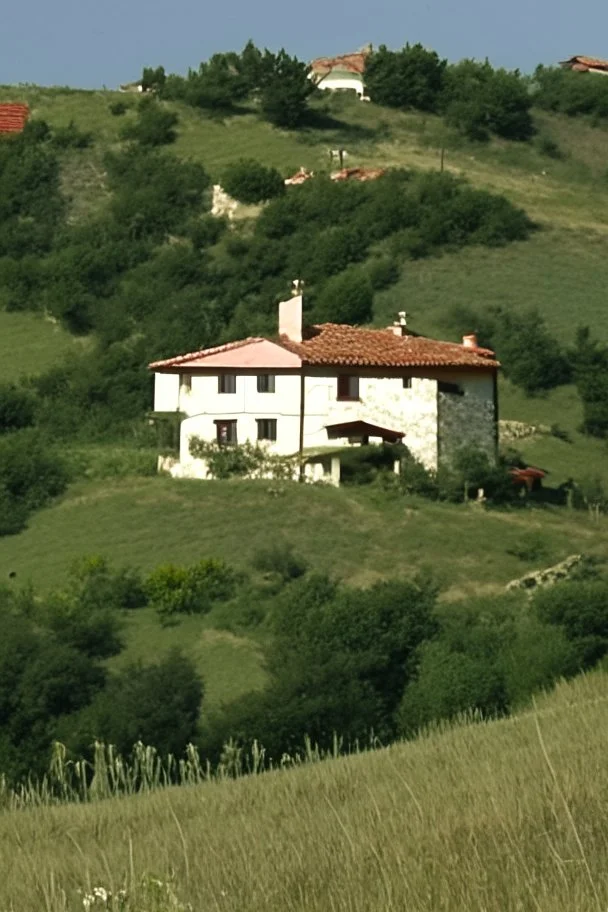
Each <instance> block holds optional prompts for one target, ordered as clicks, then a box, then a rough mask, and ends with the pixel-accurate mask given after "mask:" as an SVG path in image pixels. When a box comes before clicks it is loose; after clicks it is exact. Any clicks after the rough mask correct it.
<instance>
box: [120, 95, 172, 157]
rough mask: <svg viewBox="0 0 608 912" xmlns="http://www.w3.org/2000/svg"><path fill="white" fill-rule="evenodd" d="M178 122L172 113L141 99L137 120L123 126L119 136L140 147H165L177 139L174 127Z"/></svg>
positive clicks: (154, 102)
mask: <svg viewBox="0 0 608 912" xmlns="http://www.w3.org/2000/svg"><path fill="white" fill-rule="evenodd" d="M178 121H179V118H178V116H177V114H176V113H175V112H174V111H168V110H167V109H166V108H163V107H162V106H161V105H160V104H159V103H158V102H156V101H154V100H153V99H150V98H143V99H142V100H141V102H140V104H139V112H138V117H137V120H136V121H135V122H133V123H127V124H125V125H124V127H123V128H122V131H121V136H122V137H123V139H133V140H135V141H136V142H138V143H139V144H140V145H142V146H150V147H154V146H166V145H169V144H170V143H173V142H175V140H176V138H177V132H176V130H175V127H176V125H177V123H178Z"/></svg>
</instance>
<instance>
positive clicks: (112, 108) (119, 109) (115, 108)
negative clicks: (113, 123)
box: [108, 101, 130, 117]
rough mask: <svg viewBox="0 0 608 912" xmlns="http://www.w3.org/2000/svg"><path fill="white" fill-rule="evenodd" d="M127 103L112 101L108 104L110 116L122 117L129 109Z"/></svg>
mask: <svg viewBox="0 0 608 912" xmlns="http://www.w3.org/2000/svg"><path fill="white" fill-rule="evenodd" d="M129 107H130V106H129V105H128V104H127V103H126V102H124V101H113V102H112V103H111V104H109V105H108V110H109V112H110V114H111V115H112V117H122V115H123V114H126V113H127V111H128V110H129Z"/></svg>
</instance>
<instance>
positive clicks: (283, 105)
mask: <svg viewBox="0 0 608 912" xmlns="http://www.w3.org/2000/svg"><path fill="white" fill-rule="evenodd" d="M307 74H308V67H307V66H306V64H305V63H302V62H301V61H300V60H298V59H297V57H290V56H289V54H287V52H286V51H285V50H283V49H281V50H280V51H279V52H278V54H272V53H271V52H270V51H266V52H265V54H264V57H263V60H262V85H261V105H262V113H263V115H264V117H265V118H266V120H269V121H270V123H272V124H274V125H275V126H276V127H286V128H287V129H295V128H296V127H299V126H300V125H301V124H302V122H303V121H304V119H305V117H306V114H307V111H308V99H309V97H310V95H311V94H312V93H313V92H314V91H315V87H314V85H313V84H312V82H311V81H310V79H308V75H307Z"/></svg>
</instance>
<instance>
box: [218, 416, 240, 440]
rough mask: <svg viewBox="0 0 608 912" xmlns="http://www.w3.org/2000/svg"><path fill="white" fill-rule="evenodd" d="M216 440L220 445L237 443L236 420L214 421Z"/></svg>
mask: <svg viewBox="0 0 608 912" xmlns="http://www.w3.org/2000/svg"><path fill="white" fill-rule="evenodd" d="M215 427H216V432H217V442H218V443H219V444H220V446H227V445H228V444H231V443H232V444H235V443H237V442H238V441H237V436H236V421H216V422H215Z"/></svg>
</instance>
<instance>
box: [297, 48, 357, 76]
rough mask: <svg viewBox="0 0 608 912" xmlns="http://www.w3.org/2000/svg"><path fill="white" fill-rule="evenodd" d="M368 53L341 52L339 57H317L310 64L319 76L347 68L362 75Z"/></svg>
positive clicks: (350, 71) (349, 71) (348, 70)
mask: <svg viewBox="0 0 608 912" xmlns="http://www.w3.org/2000/svg"><path fill="white" fill-rule="evenodd" d="M366 58H367V53H366V52H365V51H358V52H357V53H356V54H340V55H339V56H338V57H317V59H316V60H313V61H312V63H311V64H310V67H311V69H312V71H313V73H315V74H317V75H318V76H327V74H328V73H331V71H332V70H346V71H347V72H348V73H357V74H358V75H360V76H362V75H363V73H364V72H365V60H366Z"/></svg>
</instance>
